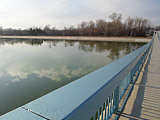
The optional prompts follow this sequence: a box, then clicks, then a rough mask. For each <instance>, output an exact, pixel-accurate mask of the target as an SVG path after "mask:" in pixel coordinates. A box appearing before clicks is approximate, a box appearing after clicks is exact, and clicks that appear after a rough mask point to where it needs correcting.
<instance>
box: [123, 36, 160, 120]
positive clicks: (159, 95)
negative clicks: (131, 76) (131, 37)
mask: <svg viewBox="0 0 160 120" xmlns="http://www.w3.org/2000/svg"><path fill="white" fill-rule="evenodd" d="M136 92H137V95H135V93H136ZM133 100H134V102H133ZM131 101H132V102H133V103H134V104H133V107H132V103H131ZM120 119H121V120H124V119H131V120H135V119H137V120H160V40H158V36H157V35H155V39H154V42H153V49H152V54H151V57H150V62H149V63H148V64H146V67H145V69H144V72H143V77H142V79H141V80H140V81H137V83H136V84H135V88H134V91H133V93H132V95H131V96H130V98H129V101H128V102H127V104H126V107H125V110H124V111H123V113H122V114H121V117H120Z"/></svg>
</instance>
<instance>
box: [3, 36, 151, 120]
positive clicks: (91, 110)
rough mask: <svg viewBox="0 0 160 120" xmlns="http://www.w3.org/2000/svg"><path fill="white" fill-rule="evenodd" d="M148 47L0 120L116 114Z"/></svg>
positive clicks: (90, 118) (96, 118) (75, 119)
mask: <svg viewBox="0 0 160 120" xmlns="http://www.w3.org/2000/svg"><path fill="white" fill-rule="evenodd" d="M153 38H154V37H153ZM151 46H152V41H151V42H149V43H148V44H146V45H144V46H143V47H141V48H139V49H137V50H135V51H133V52H132V53H130V54H128V55H127V56H125V57H123V58H121V59H118V60H116V61H114V62H112V63H111V64H109V65H107V66H105V67H103V68H100V69H98V70H96V71H95V72H92V73H90V74H88V75H86V76H84V77H82V78H80V79H78V80H76V81H73V82H71V83H70V84H68V85H65V86H63V87H62V88H59V89H57V90H55V91H53V92H51V93H49V94H47V95H45V96H43V97H41V98H39V99H37V100H34V101H32V102H30V103H28V104H26V105H24V106H22V107H20V108H17V109H16V110H13V111H11V112H9V113H7V114H5V115H3V116H1V117H0V119H1V120H13V119H17V118H23V120H28V119H31V118H32V117H38V120H41V119H44V118H45V119H49V120H50V119H51V120H106V119H109V118H110V117H111V116H112V114H113V113H114V112H115V111H117V109H118V106H119V102H120V100H121V99H122V97H123V96H124V94H125V92H126V90H127V88H128V86H129V85H130V83H133V84H134V83H135V81H136V79H137V77H138V75H139V72H140V70H141V68H142V66H143V63H144V61H145V59H146V57H147V56H148V53H149V50H150V48H151ZM23 108H25V110H24V109H23ZM28 110H29V111H28ZM30 111H32V112H30ZM33 113H36V114H33ZM26 114H27V115H26ZM41 116H43V117H41Z"/></svg>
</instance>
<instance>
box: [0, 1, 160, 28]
mask: <svg viewBox="0 0 160 120" xmlns="http://www.w3.org/2000/svg"><path fill="white" fill-rule="evenodd" d="M159 4H160V1H159V0H134V1H133V0H132V1H131V0H112V1H111V0H98V1H97V0H57V1H56V0H14V1H11V0H1V5H0V18H1V19H0V24H1V25H3V26H4V27H9V26H10V27H16V28H19V27H24V28H27V27H31V26H44V25H45V24H51V25H53V26H56V27H58V28H63V27H64V26H69V25H76V24H78V23H79V22H81V21H86V20H92V19H93V20H95V19H99V18H104V19H107V17H108V15H110V14H111V13H112V12H119V13H122V14H123V15H124V17H127V16H140V17H146V18H149V19H151V20H152V21H153V23H154V24H159V21H160V17H159V13H160V7H159Z"/></svg>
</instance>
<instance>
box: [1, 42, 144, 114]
mask: <svg viewBox="0 0 160 120" xmlns="http://www.w3.org/2000/svg"><path fill="white" fill-rule="evenodd" d="M142 45H144V44H140V43H138V44H137V43H120V42H119V43H116V42H86V41H85V42H84V41H63V40H62V41H61V40H27V39H23V40H22V39H0V115H2V114H4V113H6V112H8V111H10V110H13V109H14V108H17V107H19V106H21V105H24V104H25V103H28V102H30V101H32V100H34V99H36V98H39V97H40V96H43V95H45V94H47V93H49V92H51V91H53V90H55V89H57V88H59V87H62V86H64V85H66V84H68V83H70V82H72V81H74V80H77V79H78V78H80V77H82V76H84V75H86V74H88V73H90V72H92V71H95V70H96V69H98V68H100V67H102V66H104V65H107V64H109V63H111V62H112V61H114V60H116V59H118V58H120V57H122V56H124V55H126V54H128V53H130V52H132V51H133V50H135V49H136V48H139V47H141V46H142ZM106 72H107V71H106Z"/></svg>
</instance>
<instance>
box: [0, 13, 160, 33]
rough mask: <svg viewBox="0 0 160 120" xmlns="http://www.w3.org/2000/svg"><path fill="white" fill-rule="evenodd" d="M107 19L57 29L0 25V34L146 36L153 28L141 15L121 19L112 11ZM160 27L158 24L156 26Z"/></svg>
mask: <svg viewBox="0 0 160 120" xmlns="http://www.w3.org/2000/svg"><path fill="white" fill-rule="evenodd" d="M109 19H110V20H109V21H106V20H104V19H99V20H96V21H93V20H91V21H88V22H81V23H80V24H78V26H76V27H75V26H70V27H68V28H67V27H64V29H62V30H59V29H56V28H54V27H51V25H46V26H45V27H44V28H40V27H32V28H29V29H24V30H21V29H12V28H9V29H3V28H2V27H0V35H20V36H22V35H25V36H28V35H32V36H39V35H46V36H146V32H147V31H150V30H153V27H151V22H150V21H149V20H148V19H145V18H141V17H134V18H133V17H128V18H127V19H126V20H124V21H123V20H122V14H119V13H112V14H111V15H110V16H109ZM156 28H157V29H160V26H157V27H156Z"/></svg>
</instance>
